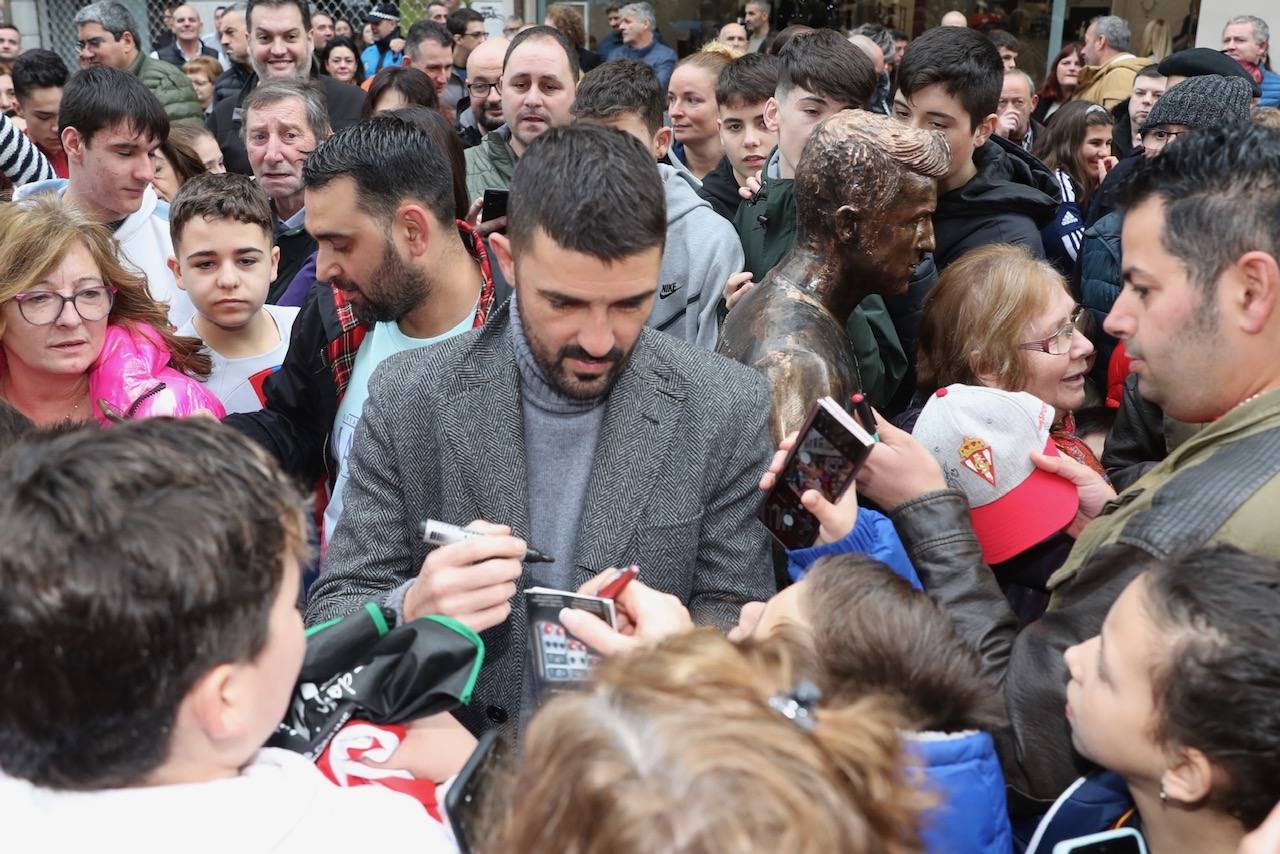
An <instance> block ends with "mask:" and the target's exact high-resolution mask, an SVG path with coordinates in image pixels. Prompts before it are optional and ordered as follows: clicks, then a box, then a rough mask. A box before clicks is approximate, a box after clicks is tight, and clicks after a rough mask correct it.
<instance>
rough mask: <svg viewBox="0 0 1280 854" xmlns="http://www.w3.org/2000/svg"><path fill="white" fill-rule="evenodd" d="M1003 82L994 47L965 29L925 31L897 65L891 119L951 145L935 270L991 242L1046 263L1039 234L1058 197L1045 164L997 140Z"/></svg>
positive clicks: (936, 228)
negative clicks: (936, 134)
mask: <svg viewBox="0 0 1280 854" xmlns="http://www.w3.org/2000/svg"><path fill="white" fill-rule="evenodd" d="M1003 83H1004V63H1003V62H1001V60H1000V54H999V52H998V51H997V50H996V47H995V45H993V44H992V43H991V40H990V39H988V38H987V37H986V36H985V35H983V34H982V33H980V32H978V31H977V30H972V29H968V28H961V27H937V28H935V29H932V30H927V31H926V32H925V33H924V34H923V35H921V36H920V37H919V38H917V39H916V40H915V41H913V42H912V43H911V44H910V45H908V46H907V50H906V53H905V54H904V55H903V57H902V64H901V65H900V66H899V67H898V93H897V95H896V96H895V98H894V104H893V115H894V117H896V118H897V119H898V120H899V121H902V122H904V123H906V124H909V125H911V126H912V127H916V128H922V129H925V130H938V131H941V132H942V133H943V134H944V135H945V136H946V137H947V142H948V143H949V144H950V146H951V166H950V168H949V169H948V170H947V174H946V175H944V176H943V177H942V178H941V179H939V181H938V209H937V210H936V211H935V212H934V214H933V233H934V240H935V241H936V244H937V248H936V249H935V250H934V253H933V257H934V261H935V262H936V263H937V265H938V270H939V271H942V270H943V269H945V268H946V266H947V265H948V264H950V263H951V262H952V261H954V260H956V259H957V258H959V257H960V256H961V255H963V254H964V253H966V252H968V251H969V250H970V249H975V248H977V247H979V246H986V245H987V244H989V243H1017V244H1021V245H1023V246H1026V247H1027V249H1029V250H1030V251H1031V253H1032V254H1033V255H1035V256H1036V257H1038V258H1042V257H1044V246H1043V244H1042V243H1041V240H1040V229H1042V228H1043V227H1044V226H1046V225H1048V224H1049V223H1050V222H1051V221H1052V220H1053V218H1054V214H1055V212H1056V211H1057V207H1058V199H1059V194H1060V192H1061V191H1060V190H1059V189H1058V183H1057V180H1056V179H1055V178H1054V176H1053V173H1052V172H1050V171H1049V170H1048V168H1046V167H1045V166H1044V164H1043V163H1041V162H1040V161H1039V160H1037V159H1036V158H1035V157H1033V156H1032V155H1030V154H1028V153H1027V152H1025V151H1023V150H1022V149H1021V148H1020V147H1019V146H1017V145H1015V144H1013V143H1011V142H1009V141H1008V140H1005V139H1002V138H1001V137H999V136H996V135H995V134H994V130H995V126H996V120H997V110H998V108H999V103H1000V91H1001V87H1002V86H1003Z"/></svg>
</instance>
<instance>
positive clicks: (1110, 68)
mask: <svg viewBox="0 0 1280 854" xmlns="http://www.w3.org/2000/svg"><path fill="white" fill-rule="evenodd" d="M1153 62H1154V60H1151V59H1147V58H1145V57H1138V56H1134V55H1133V54H1131V53H1122V54H1120V55H1118V56H1114V57H1112V58H1111V59H1110V60H1109V61H1108V62H1105V63H1103V64H1102V65H1086V66H1085V67H1084V68H1081V69H1080V78H1079V80H1078V81H1077V83H1076V92H1075V94H1074V95H1072V96H1071V100H1073V101H1092V102H1093V103H1095V104H1101V105H1102V106H1104V107H1106V108H1107V109H1108V110H1110V109H1111V108H1112V107H1114V106H1115V105H1116V104H1119V103H1120V102H1121V101H1123V100H1125V99H1126V98H1128V97H1129V95H1130V94H1131V93H1132V92H1133V79H1134V78H1135V77H1137V76H1138V72H1139V71H1141V70H1142V69H1144V68H1146V67H1147V66H1148V65H1151V64H1153Z"/></svg>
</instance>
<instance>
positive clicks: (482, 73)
mask: <svg viewBox="0 0 1280 854" xmlns="http://www.w3.org/2000/svg"><path fill="white" fill-rule="evenodd" d="M509 46H510V42H508V41H507V40H506V39H504V38H491V39H486V40H485V41H483V42H481V43H480V46H479V47H478V48H476V49H475V50H473V51H471V55H470V56H468V57H467V95H468V97H469V98H470V99H471V105H470V106H469V107H467V108H466V109H465V110H463V111H462V114H461V115H459V116H458V135H459V136H460V137H461V138H462V145H463V146H464V147H466V148H470V147H471V146H473V145H479V144H480V140H481V139H482V138H483V137H484V135H485V134H487V133H491V132H493V131H495V130H497V129H498V128H500V127H502V125H503V124H504V119H503V118H502V93H501V92H500V91H499V90H498V81H500V80H501V79H502V59H503V57H505V56H506V55H507V48H508V47H509Z"/></svg>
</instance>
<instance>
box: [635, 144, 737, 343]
mask: <svg viewBox="0 0 1280 854" xmlns="http://www.w3.org/2000/svg"><path fill="white" fill-rule="evenodd" d="M658 174H659V175H661V176H662V189H663V191H664V193H665V194H666V197H667V243H666V246H665V247H664V248H663V250H662V269H661V270H660V271H659V273H658V298H657V299H656V300H654V303H653V312H652V313H651V314H650V315H649V321H648V325H649V326H652V327H653V328H654V329H659V330H661V331H663V332H668V333H670V334H672V335H674V336H676V337H677V338H682V339H684V341H685V342H687V343H689V344H695V345H697V346H699V347H703V348H705V349H707V350H714V349H715V346H716V339H717V338H718V336H719V331H720V330H719V325H718V323H717V318H716V309H717V307H718V305H719V303H720V296H721V294H722V293H723V292H724V284H725V282H726V281H728V279H729V277H730V276H731V275H733V274H734V273H737V272H738V271H739V270H741V269H742V245H741V244H739V243H738V235H737V234H735V233H734V230H733V226H731V225H729V223H727V222H725V221H724V219H723V218H722V217H720V216H718V215H717V214H716V212H715V211H713V210H712V209H711V205H709V204H707V203H706V202H705V201H703V200H702V199H701V198H700V197H699V196H698V192H697V187H696V185H695V184H694V182H693V178H692V177H691V176H689V174H688V173H686V172H682V171H680V170H679V169H676V168H675V167H674V166H668V165H666V164H665V163H659V164H658Z"/></svg>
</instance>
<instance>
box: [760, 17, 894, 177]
mask: <svg viewBox="0 0 1280 854" xmlns="http://www.w3.org/2000/svg"><path fill="white" fill-rule="evenodd" d="M876 83H877V79H876V71H875V68H873V67H872V65H871V60H869V59H867V55H866V54H865V53H863V52H862V51H860V50H858V49H857V48H856V47H854V46H853V45H851V44H849V41H848V39H846V38H845V37H844V36H842V35H840V34H839V33H837V32H836V31H835V30H815V31H813V32H812V33H804V34H802V35H800V36H797V37H796V38H795V39H793V40H792V41H791V43H790V44H788V45H787V46H786V47H785V48H783V49H782V52H781V53H779V54H778V87H777V89H776V90H775V91H774V96H773V98H772V99H770V101H769V103H768V104H767V105H766V107H765V117H766V120H767V121H768V122H769V124H770V125H771V126H772V127H774V128H776V129H777V132H778V149H779V151H780V152H781V156H782V175H783V177H784V178H790V177H792V176H793V175H794V174H795V169H796V165H797V164H798V163H799V162H800V153H801V152H802V151H804V144H805V143H806V142H808V140H809V135H810V134H811V133H813V129H814V128H815V127H817V126H818V123H819V122H821V121H822V120H823V119H825V118H827V117H828V116H831V115H833V114H835V113H838V112H840V111H841V110H846V109H861V108H862V107H864V106H865V105H866V103H867V102H868V101H870V100H871V96H872V95H873V94H875V91H876Z"/></svg>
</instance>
